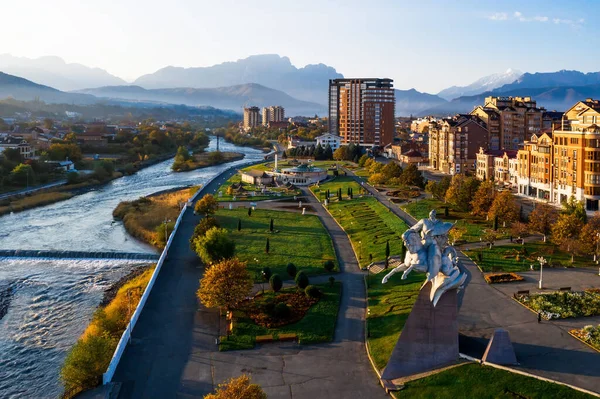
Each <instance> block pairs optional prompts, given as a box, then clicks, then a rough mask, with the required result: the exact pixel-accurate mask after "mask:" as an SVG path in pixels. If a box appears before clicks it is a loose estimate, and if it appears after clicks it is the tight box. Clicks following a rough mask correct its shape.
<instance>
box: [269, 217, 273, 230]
mask: <svg viewBox="0 0 600 399" xmlns="http://www.w3.org/2000/svg"><path fill="white" fill-rule="evenodd" d="M269 231H270V232H271V233H272V232H273V218H271V223H269Z"/></svg>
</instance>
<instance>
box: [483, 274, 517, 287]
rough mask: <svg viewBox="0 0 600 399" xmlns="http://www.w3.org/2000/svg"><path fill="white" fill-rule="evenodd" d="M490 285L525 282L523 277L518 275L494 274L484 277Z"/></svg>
mask: <svg viewBox="0 0 600 399" xmlns="http://www.w3.org/2000/svg"><path fill="white" fill-rule="evenodd" d="M483 277H484V278H485V281H487V283H488V284H500V283H510V282H513V281H523V280H525V279H524V278H523V277H521V276H519V275H518V274H516V273H492V274H486V275H484V276H483Z"/></svg>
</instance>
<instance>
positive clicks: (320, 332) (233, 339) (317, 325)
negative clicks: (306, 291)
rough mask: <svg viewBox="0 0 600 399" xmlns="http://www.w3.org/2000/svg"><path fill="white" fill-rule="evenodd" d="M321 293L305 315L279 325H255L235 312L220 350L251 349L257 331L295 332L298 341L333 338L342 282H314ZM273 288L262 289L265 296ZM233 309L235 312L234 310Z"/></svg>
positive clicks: (287, 289)
mask: <svg viewBox="0 0 600 399" xmlns="http://www.w3.org/2000/svg"><path fill="white" fill-rule="evenodd" d="M317 287H319V288H320V289H321V290H322V291H323V296H322V297H321V299H320V300H319V302H317V303H316V304H315V305H313V306H312V307H311V308H310V309H309V311H308V312H307V313H306V316H304V318H303V319H302V320H300V321H299V322H297V323H294V324H290V325H287V326H283V327H280V328H274V329H268V328H265V327H261V326H258V325H256V324H255V323H254V322H253V321H252V319H250V318H248V317H244V315H239V316H238V317H237V318H236V321H235V323H234V330H233V335H231V336H229V338H228V339H226V340H223V341H222V342H221V345H220V349H221V350H235V349H251V348H253V347H254V341H255V338H256V336H257V335H267V334H274V335H275V336H277V335H278V334H282V333H296V334H297V335H298V338H299V341H300V343H302V344H309V343H317V342H330V341H332V340H333V334H334V331H335V322H336V319H337V314H338V309H339V307H340V296H341V289H342V283H339V282H336V283H334V285H333V287H330V285H329V284H328V283H327V284H321V285H317ZM294 290H296V288H286V289H283V290H281V292H286V291H294ZM273 295H274V293H273V291H265V294H264V296H265V298H266V297H269V296H273ZM236 313H237V312H236Z"/></svg>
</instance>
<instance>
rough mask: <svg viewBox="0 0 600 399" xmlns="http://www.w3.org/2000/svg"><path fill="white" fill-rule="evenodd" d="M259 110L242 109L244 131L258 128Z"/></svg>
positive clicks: (255, 108) (253, 108) (251, 108)
mask: <svg viewBox="0 0 600 399" xmlns="http://www.w3.org/2000/svg"><path fill="white" fill-rule="evenodd" d="M259 115H260V109H259V108H258V107H249V108H244V130H246V131H248V130H250V129H252V128H253V127H256V126H258V124H259V123H260V122H259Z"/></svg>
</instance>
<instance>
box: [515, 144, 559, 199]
mask: <svg viewBox="0 0 600 399" xmlns="http://www.w3.org/2000/svg"><path fill="white" fill-rule="evenodd" d="M552 144H553V141H552V133H542V134H540V135H537V134H533V135H532V136H531V139H530V140H528V141H526V142H525V143H524V145H523V149H522V150H519V152H518V155H517V158H518V168H517V191H518V193H519V194H521V195H527V196H529V197H534V198H537V199H541V200H547V201H549V200H550V199H551V192H552Z"/></svg>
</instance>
